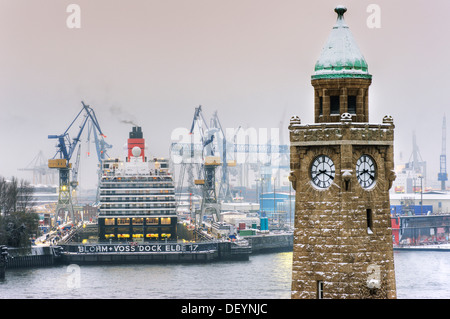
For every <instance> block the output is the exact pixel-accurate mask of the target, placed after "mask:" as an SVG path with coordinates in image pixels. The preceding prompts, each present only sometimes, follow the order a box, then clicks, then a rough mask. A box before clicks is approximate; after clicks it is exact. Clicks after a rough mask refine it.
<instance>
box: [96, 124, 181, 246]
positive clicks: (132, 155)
mask: <svg viewBox="0 0 450 319" xmlns="http://www.w3.org/2000/svg"><path fill="white" fill-rule="evenodd" d="M127 148H128V156H127V157H126V160H125V161H121V160H120V159H118V158H113V159H105V160H103V161H102V164H101V165H102V178H101V181H100V185H99V191H100V202H99V204H100V206H99V215H98V230H99V241H100V242H136V243H139V242H140V243H143V242H158V241H176V240H177V233H176V230H177V214H176V202H175V187H174V181H173V177H172V175H171V174H170V172H169V162H168V160H167V159H158V158H153V159H149V160H147V157H146V156H145V140H144V138H143V133H142V129H141V127H137V126H135V127H133V128H132V132H130V135H129V139H128V143H127Z"/></svg>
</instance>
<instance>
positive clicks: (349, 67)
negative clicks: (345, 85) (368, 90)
mask: <svg viewBox="0 0 450 319" xmlns="http://www.w3.org/2000/svg"><path fill="white" fill-rule="evenodd" d="M334 11H335V12H336V13H337V15H338V17H337V21H336V24H335V25H334V27H333V29H332V30H331V33H330V35H329V37H328V39H327V42H326V43H325V46H324V47H323V49H322V52H321V54H320V57H319V59H318V60H317V62H316V66H315V69H314V70H315V72H314V75H313V76H312V77H311V78H312V79H321V78H348V77H350V78H372V75H370V74H369V72H368V67H367V62H366V60H365V59H364V56H363V55H362V53H361V51H360V50H359V48H358V45H357V44H356V41H355V39H354V38H353V35H352V33H351V32H350V29H349V27H348V25H347V24H346V23H345V20H344V13H345V12H346V11H347V8H346V7H344V6H337V7H336V8H335V9H334Z"/></svg>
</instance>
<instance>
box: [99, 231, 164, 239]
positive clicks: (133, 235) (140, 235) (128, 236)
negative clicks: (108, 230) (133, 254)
mask: <svg viewBox="0 0 450 319" xmlns="http://www.w3.org/2000/svg"><path fill="white" fill-rule="evenodd" d="M171 236H172V234H168V233H162V234H161V238H162V239H166V238H170V237H171ZM130 237H133V238H144V234H131V236H130V234H117V238H118V239H123V238H130ZM145 237H146V238H150V239H154V240H157V239H158V238H159V237H160V236H159V234H157V233H154V234H145ZM105 238H106V239H113V238H116V235H115V234H105Z"/></svg>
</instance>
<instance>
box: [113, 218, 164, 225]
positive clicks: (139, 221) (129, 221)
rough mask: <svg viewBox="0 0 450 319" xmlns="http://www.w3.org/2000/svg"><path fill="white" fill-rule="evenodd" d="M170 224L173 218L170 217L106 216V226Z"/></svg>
mask: <svg viewBox="0 0 450 319" xmlns="http://www.w3.org/2000/svg"><path fill="white" fill-rule="evenodd" d="M144 221H145V225H170V224H171V222H172V219H171V218H170V217H145V218H144V217H133V218H128V217H125V218H123V217H122V218H105V226H114V225H116V222H117V225H120V226H123V225H144Z"/></svg>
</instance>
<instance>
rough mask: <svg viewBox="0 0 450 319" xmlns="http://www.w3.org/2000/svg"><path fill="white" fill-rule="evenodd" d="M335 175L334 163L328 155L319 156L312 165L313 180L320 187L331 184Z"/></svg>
mask: <svg viewBox="0 0 450 319" xmlns="http://www.w3.org/2000/svg"><path fill="white" fill-rule="evenodd" d="M334 176H335V167H334V163H333V161H332V160H331V158H329V157H328V156H326V155H319V156H317V157H316V158H315V159H314V161H313V163H312V165H311V180H312V182H313V183H314V185H316V186H317V187H319V188H327V187H329V186H330V185H331V183H332V182H333V180H334Z"/></svg>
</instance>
